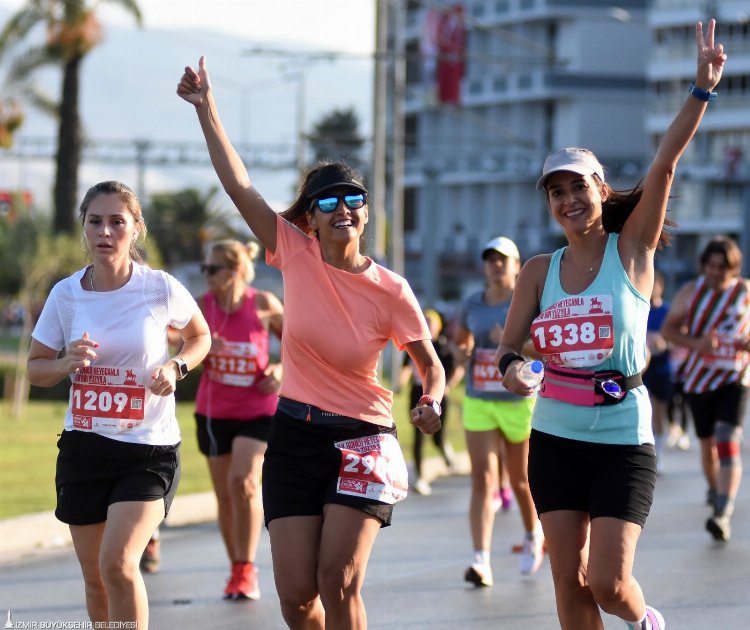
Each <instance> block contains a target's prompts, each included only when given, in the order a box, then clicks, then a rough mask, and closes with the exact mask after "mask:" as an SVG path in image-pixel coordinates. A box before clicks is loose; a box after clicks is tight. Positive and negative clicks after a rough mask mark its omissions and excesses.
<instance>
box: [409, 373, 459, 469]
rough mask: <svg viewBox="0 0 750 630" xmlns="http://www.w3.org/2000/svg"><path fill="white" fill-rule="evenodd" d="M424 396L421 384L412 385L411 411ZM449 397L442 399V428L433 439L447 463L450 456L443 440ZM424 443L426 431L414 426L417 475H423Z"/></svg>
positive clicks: (447, 463) (433, 435)
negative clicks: (446, 451) (423, 431)
mask: <svg viewBox="0 0 750 630" xmlns="http://www.w3.org/2000/svg"><path fill="white" fill-rule="evenodd" d="M420 398H422V386H421V385H412V387H411V394H410V398H409V411H411V410H412V409H414V407H416V406H417V403H418V402H419V399H420ZM448 404H449V402H448V399H447V398H443V400H442V401H440V408H441V410H442V412H443V413H442V414H441V415H440V423H441V425H440V430H439V431H438V432H437V433H433V434H432V441H433V442H434V443H435V446H436V447H437V448H438V450H439V451H440V454H441V455H442V457H443V459H444V460H445V463H446V465H449V464H450V462H449V461H448V457H447V455H446V453H445V442H444V441H443V432H444V430H445V420H446V418H447V416H448ZM423 445H424V433H422V432H421V431H420V430H419V429H418V428H417V427H414V468H415V472H416V473H417V477H421V476H422V449H423Z"/></svg>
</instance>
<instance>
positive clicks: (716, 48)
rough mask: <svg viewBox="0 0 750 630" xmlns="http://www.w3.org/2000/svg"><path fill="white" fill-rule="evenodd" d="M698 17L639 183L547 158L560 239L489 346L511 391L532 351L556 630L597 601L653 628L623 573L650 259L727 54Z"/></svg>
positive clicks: (640, 442)
mask: <svg viewBox="0 0 750 630" xmlns="http://www.w3.org/2000/svg"><path fill="white" fill-rule="evenodd" d="M715 26H716V23H715V21H714V20H711V21H710V22H709V24H708V29H707V33H706V34H705V36H704V32H703V25H702V24H701V23H700V22H699V23H698V24H696V30H695V38H696V45H697V49H698V64H697V71H696V79H695V82H694V84H693V85H692V86H691V89H690V95H689V96H688V97H687V98H686V102H685V104H684V105H683V107H682V109H681V110H680V111H679V113H678V114H677V116H676V117H675V119H674V120H673V122H672V124H671V125H670V127H669V129H668V130H667V131H666V133H665V134H664V136H663V138H662V141H661V144H660V145H659V148H658V150H657V153H656V156H655V158H654V161H653V163H652V164H651V168H650V170H649V172H648V174H647V176H646V179H645V180H644V182H643V185H642V186H639V187H637V188H635V189H634V190H632V191H630V192H627V193H623V192H616V191H614V190H613V189H612V188H610V187H609V186H608V185H607V184H606V182H605V178H604V169H603V167H602V165H601V164H600V163H599V160H598V159H597V158H596V156H595V155H594V154H593V153H592V152H591V151H588V150H587V149H580V148H566V149H562V150H560V151H557V152H555V153H553V154H551V155H550V156H549V157H547V160H546V161H545V163H544V169H543V172H542V175H541V177H540V178H539V180H538V182H537V188H538V189H540V190H543V191H544V192H545V194H546V197H547V202H548V204H549V208H550V212H551V214H552V217H553V218H554V219H555V220H556V221H557V222H558V223H559V224H560V226H561V227H562V229H563V231H564V232H565V236H566V238H567V246H566V247H564V248H562V249H561V250H558V251H557V252H555V253H554V254H545V255H540V256H536V257H535V258H532V259H531V260H529V261H528V262H527V263H526V264H525V265H524V266H523V268H522V270H521V273H520V275H519V278H518V283H517V285H516V290H515V292H514V293H513V299H512V302H511V306H510V311H509V313H508V318H507V320H506V323H505V330H504V332H503V337H502V342H501V344H500V347H499V348H498V353H497V357H498V358H499V367H500V371H501V372H503V373H504V383H505V386H506V387H507V388H508V389H509V390H511V391H512V392H514V393H516V394H520V395H524V396H530V395H531V394H532V393H533V392H532V389H531V388H530V387H528V386H527V385H525V384H524V383H523V382H522V381H521V379H520V378H519V374H518V373H519V368H520V366H521V365H522V359H523V357H521V356H520V355H519V354H518V353H519V352H521V349H522V347H523V344H524V342H526V340H527V339H528V338H529V336H530V337H531V340H532V341H533V342H534V346H535V349H536V351H537V352H538V353H539V354H540V355H541V356H542V357H543V358H544V360H545V363H546V367H545V377H544V382H543V383H542V386H541V389H540V391H539V398H538V400H537V406H536V409H535V411H534V417H533V420H532V432H531V439H530V447H529V448H530V450H529V483H530V486H531V492H532V495H533V497H534V503H535V505H536V507H537V510H538V511H539V514H540V519H541V522H542V527H543V530H544V536H545V540H546V544H547V551H548V553H549V555H550V564H551V566H552V573H553V578H554V584H555V596H556V600H557V612H558V616H559V619H560V624H561V626H562V628H563V629H564V630H572V629H576V630H579V629H582V628H585V629H587V630H588V629H601V628H603V625H602V619H601V614H600V609H601V610H604V611H605V612H606V613H608V614H610V615H614V616H617V617H619V618H621V619H622V620H623V621H624V622H625V623H626V624H628V627H629V628H631V629H638V630H650V629H656V630H663V629H664V628H665V625H664V618H663V617H662V615H661V614H660V613H659V612H658V611H657V610H656V609H654V608H652V607H650V606H646V602H645V599H644V596H643V593H642V591H641V588H640V586H639V585H638V582H636V580H635V578H634V577H633V575H632V567H633V562H634V558H635V548H636V544H637V542H638V538H639V536H640V534H641V530H642V528H643V525H644V524H645V521H646V517H647V516H648V512H649V509H650V507H651V502H652V500H653V491H654V484H655V480H656V454H655V450H654V446H653V441H654V440H653V435H652V432H651V429H650V424H651V407H650V404H649V402H648V396H647V394H646V391H645V388H644V387H643V385H642V380H641V375H640V372H641V371H642V370H643V369H644V367H645V347H646V323H647V317H648V304H649V297H650V295H651V290H652V288H653V282H654V254H655V252H656V249H657V248H658V247H659V246H660V245H664V244H666V243H667V238H666V235H665V234H664V233H663V227H664V223H665V213H666V209H667V201H668V199H669V193H670V189H671V186H672V181H673V179H674V171H675V168H676V166H677V161H678V160H679V158H680V156H681V155H682V153H683V152H684V151H685V148H686V147H687V145H688V143H689V142H690V140H691V139H692V137H693V135H694V134H695V132H696V130H697V128H698V125H699V123H700V121H701V119H702V117H703V114H704V113H705V111H706V107H707V105H708V102H709V100H713V99H714V98H716V96H715V94H714V93H713V89H714V88H715V87H716V85H717V84H718V82H719V79H720V78H721V74H722V70H723V67H724V62H725V60H726V55H724V51H723V47H722V46H721V44H718V45H714V30H715Z"/></svg>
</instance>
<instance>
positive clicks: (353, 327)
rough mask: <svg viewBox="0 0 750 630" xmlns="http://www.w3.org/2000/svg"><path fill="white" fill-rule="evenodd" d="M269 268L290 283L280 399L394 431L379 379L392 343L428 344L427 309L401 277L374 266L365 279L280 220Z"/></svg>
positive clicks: (287, 286)
mask: <svg viewBox="0 0 750 630" xmlns="http://www.w3.org/2000/svg"><path fill="white" fill-rule="evenodd" d="M276 225H277V230H276V232H277V234H276V251H275V252H274V253H273V254H271V253H270V252H268V251H267V252H266V261H267V262H268V264H270V265H273V266H274V267H278V268H279V269H280V270H281V272H282V275H283V277H284V329H283V333H282V336H281V356H282V361H283V364H284V378H283V380H282V383H281V391H280V392H279V394H280V395H281V396H284V397H286V398H291V399H293V400H296V401H299V402H303V403H307V404H311V405H315V406H316V407H319V408H321V409H324V410H326V411H332V412H334V413H337V414H341V415H345V416H349V417H350V418H359V419H360V420H364V421H366V422H372V423H373V424H378V425H381V426H387V427H390V426H392V425H393V417H392V413H391V406H392V403H393V393H392V392H391V391H390V390H388V389H386V388H384V387H383V386H382V385H381V384H380V383H379V382H378V378H377V364H378V359H379V356H380V352H381V350H382V349H383V348H384V347H385V345H386V344H387V343H388V340H389V339H392V340H393V342H394V343H395V344H396V345H397V346H398V348H399V349H403V347H404V345H405V344H407V343H411V342H412V341H418V340H420V339H430V338H431V337H430V331H429V329H428V328H427V323H426V322H425V319H424V316H423V315H422V309H421V308H420V307H419V304H418V302H417V299H416V297H414V293H413V292H412V290H411V288H410V287H409V284H408V283H407V282H406V280H404V279H403V278H402V277H401V276H399V275H397V274H395V273H393V272H392V271H389V270H388V269H385V268H384V267H381V266H380V265H378V264H376V263H375V262H373V261H372V260H369V259H368V260H369V262H370V266H369V267H368V268H367V269H366V270H365V271H363V272H362V273H356V274H354V273H348V272H346V271H342V270H341V269H337V268H336V267H332V266H331V265H328V264H327V263H326V262H324V261H323V256H322V254H321V251H320V245H319V243H318V241H317V240H314V239H311V238H309V237H308V236H307V235H305V234H304V233H302V232H301V231H300V230H298V229H297V228H296V227H294V226H293V225H292V224H291V223H289V222H288V221H285V220H284V219H282V218H281V217H279V218H278V221H277V223H276Z"/></svg>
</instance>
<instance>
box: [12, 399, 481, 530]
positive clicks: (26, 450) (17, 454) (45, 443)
mask: <svg viewBox="0 0 750 630" xmlns="http://www.w3.org/2000/svg"><path fill="white" fill-rule="evenodd" d="M454 399H455V400H456V401H460V395H459V394H458V392H456V394H454ZM8 404H9V403H8V401H0V428H1V430H2V435H3V442H4V443H3V448H2V457H1V458H0V497H2V501H0V518H9V517H12V516H19V515H21V514H28V513H31V512H45V511H50V510H53V509H54V507H55V460H56V458H57V436H58V435H59V434H60V431H61V430H62V425H63V418H64V417H65V409H66V403H65V402H63V401H52V402H48V401H31V402H30V403H29V405H28V408H27V413H26V416H25V417H24V418H22V419H19V420H11V419H10V414H9V413H8ZM407 404H408V399H407V397H406V394H405V393H401V394H399V395H397V396H396V399H395V401H394V405H393V408H394V413H395V415H396V424H397V426H398V429H399V441H400V442H401V445H402V448H403V451H404V455H405V457H406V459H407V461H408V460H410V459H411V451H412V445H413V443H414V429H413V427H411V426H410V425H409V424H408V416H407ZM459 407H460V405H459V404H458V403H457V402H454V403H453V406H452V408H451V410H450V412H449V413H450V417H449V420H448V422H447V424H446V432H447V433H446V438H447V440H448V442H450V443H451V445H452V446H453V448H454V449H456V450H457V451H462V450H465V449H466V446H465V440H464V433H463V428H462V427H461V421H460V413H459V412H460V409H459ZM177 418H178V420H179V422H180V428H181V430H182V449H181V455H182V481H181V482H180V489H179V493H180V494H190V493H193V492H203V491H206V490H210V489H211V481H210V479H209V476H208V469H207V466H206V462H205V458H204V457H203V455H201V453H200V452H199V451H198V445H197V443H196V439H195V428H194V420H193V403H192V402H184V403H179V404H178V405H177ZM436 454H437V451H436V450H435V447H434V445H433V443H432V440H431V439H429V438H428V439H427V440H425V456H426V457H430V456H432V455H436Z"/></svg>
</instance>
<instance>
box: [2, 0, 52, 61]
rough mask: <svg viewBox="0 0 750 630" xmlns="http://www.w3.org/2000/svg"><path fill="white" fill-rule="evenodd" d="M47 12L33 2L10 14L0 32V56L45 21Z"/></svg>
mask: <svg viewBox="0 0 750 630" xmlns="http://www.w3.org/2000/svg"><path fill="white" fill-rule="evenodd" d="M47 17H48V14H47V12H46V11H45V10H44V9H43V8H42V7H40V6H39V5H38V4H37V3H33V4H31V5H30V6H28V7H25V8H23V9H21V10H20V11H18V13H16V14H15V15H12V16H11V17H10V19H9V20H8V21H7V22H6V23H5V26H4V27H3V30H2V32H0V58H2V56H3V54H4V53H5V52H7V51H8V50H10V49H11V48H12V47H13V46H14V45H15V44H17V43H18V42H19V41H21V40H22V39H23V38H24V37H26V35H27V34H28V33H29V31H30V30H31V29H32V28H34V27H35V26H36V25H37V24H39V23H42V22H46V20H47Z"/></svg>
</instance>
